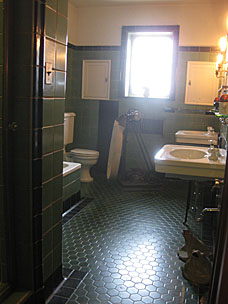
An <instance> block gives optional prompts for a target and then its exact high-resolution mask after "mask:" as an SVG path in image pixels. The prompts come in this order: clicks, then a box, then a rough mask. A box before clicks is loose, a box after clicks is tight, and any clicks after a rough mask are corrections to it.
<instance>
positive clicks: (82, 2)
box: [70, 0, 216, 7]
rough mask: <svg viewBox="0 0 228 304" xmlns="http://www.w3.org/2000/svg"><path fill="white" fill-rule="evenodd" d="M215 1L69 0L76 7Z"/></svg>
mask: <svg viewBox="0 0 228 304" xmlns="http://www.w3.org/2000/svg"><path fill="white" fill-rule="evenodd" d="M215 1H216V0H70V2H71V3H72V4H73V5H74V6H76V7H85V6H107V5H110V6H113V5H126V4H169V3H170V4H171V3H178V4H183V3H210V2H215Z"/></svg>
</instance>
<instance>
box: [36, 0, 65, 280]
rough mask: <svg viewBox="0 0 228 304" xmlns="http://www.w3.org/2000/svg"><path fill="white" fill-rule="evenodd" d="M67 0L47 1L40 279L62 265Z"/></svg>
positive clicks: (47, 277) (44, 278) (46, 278)
mask: <svg viewBox="0 0 228 304" xmlns="http://www.w3.org/2000/svg"><path fill="white" fill-rule="evenodd" d="M66 25H67V1H61V0H55V1H46V18H45V36H46V41H45V59H44V63H45V62H48V63H52V65H53V67H52V72H53V83H52V84H51V85H48V84H44V92H43V93H44V98H43V100H42V102H43V115H42V116H43V141H42V146H43V148H42V149H43V150H42V154H43V155H42V159H43V165H42V168H43V174H42V179H43V183H42V184H43V202H42V212H43V223H42V234H43V250H42V256H43V280H44V284H45V282H46V281H47V280H48V279H49V278H50V276H51V275H53V273H54V272H55V271H56V270H57V269H58V268H59V267H61V263H62V261H61V245H62V234H61V226H62V220H61V216H62V166H63V123H64V111H65V87H66V85H65V82H66V54H67V46H66V45H67V26H66Z"/></svg>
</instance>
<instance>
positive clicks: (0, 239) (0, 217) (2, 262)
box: [0, 1, 7, 282]
mask: <svg viewBox="0 0 228 304" xmlns="http://www.w3.org/2000/svg"><path fill="white" fill-rule="evenodd" d="M0 23H1V24H0V71H1V73H0V202H1V203H0V282H7V262H6V244H5V241H6V234H5V233H6V231H5V216H4V207H3V206H4V205H3V200H4V197H3V195H4V184H3V130H2V121H3V114H2V113H3V111H2V107H3V78H2V71H3V26H2V25H3V2H2V1H0Z"/></svg>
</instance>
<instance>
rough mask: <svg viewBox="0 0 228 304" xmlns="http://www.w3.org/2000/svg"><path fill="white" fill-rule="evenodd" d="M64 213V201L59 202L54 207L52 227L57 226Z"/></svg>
mask: <svg viewBox="0 0 228 304" xmlns="http://www.w3.org/2000/svg"><path fill="white" fill-rule="evenodd" d="M62 213H63V203H62V199H60V200H58V201H57V202H55V203H54V204H53V205H52V214H53V217H52V220H53V222H52V225H55V224H57V223H58V222H59V221H61V219H62Z"/></svg>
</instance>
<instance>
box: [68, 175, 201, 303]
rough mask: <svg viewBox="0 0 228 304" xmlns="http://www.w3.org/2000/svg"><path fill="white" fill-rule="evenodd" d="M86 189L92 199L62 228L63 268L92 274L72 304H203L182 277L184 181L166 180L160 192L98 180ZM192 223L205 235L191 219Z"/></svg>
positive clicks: (84, 281) (78, 289)
mask: <svg viewBox="0 0 228 304" xmlns="http://www.w3.org/2000/svg"><path fill="white" fill-rule="evenodd" d="M82 191H83V193H84V196H87V197H93V201H92V202H90V204H88V205H87V206H86V207H85V208H83V209H82V210H81V211H80V212H79V213H77V214H76V215H75V216H74V217H73V218H72V219H71V220H69V221H68V222H67V223H66V224H65V225H63V266H64V267H65V268H69V269H76V270H78V271H82V272H88V274H87V275H86V277H85V279H84V280H83V281H82V282H81V284H79V286H78V287H77V289H75V291H74V292H73V294H72V295H71V297H70V298H69V300H68V301H67V303H68V304H73V303H74V304H83V303H89V304H98V303H102V304H115V303H121V304H143V303H154V304H169V303H170V304H171V303H176V304H184V303H185V304H190V303H191V304H196V303H198V288H196V287H194V286H192V285H191V284H190V283H189V282H188V281H186V280H185V279H184V278H183V277H182V272H181V266H182V265H183V262H181V261H180V260H179V259H178V257H177V250H178V249H179V248H180V247H181V246H183V244H184V239H183V236H182V231H183V229H184V226H183V224H182V222H183V218H184V214H185V201H186V193H187V183H186V182H185V181H181V180H168V179H164V180H163V184H162V187H159V188H158V189H157V190H153V191H150V192H127V191H123V189H122V188H121V187H120V186H119V185H118V184H117V183H112V182H108V181H106V180H105V179H104V178H102V177H98V178H97V179H96V180H95V182H94V183H93V184H90V185H87V186H86V185H83V189H82ZM189 225H190V226H191V225H192V227H193V228H194V229H195V233H196V234H200V233H201V224H198V223H196V222H194V221H193V220H191V217H189ZM64 303H65V302H64Z"/></svg>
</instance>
